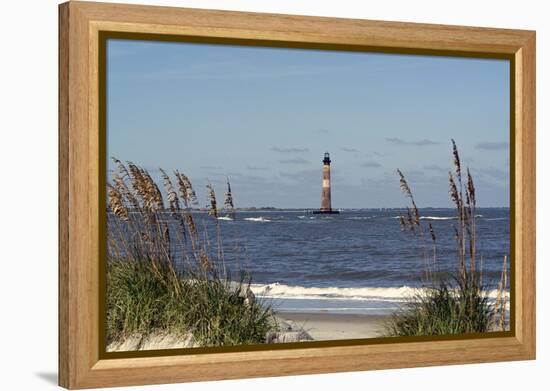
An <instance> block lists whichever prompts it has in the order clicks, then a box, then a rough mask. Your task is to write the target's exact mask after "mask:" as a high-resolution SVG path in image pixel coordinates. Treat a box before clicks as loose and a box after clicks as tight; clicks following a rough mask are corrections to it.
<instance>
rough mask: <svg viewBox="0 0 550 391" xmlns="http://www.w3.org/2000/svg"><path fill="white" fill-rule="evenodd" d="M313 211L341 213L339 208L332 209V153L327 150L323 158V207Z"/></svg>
mask: <svg viewBox="0 0 550 391" xmlns="http://www.w3.org/2000/svg"><path fill="white" fill-rule="evenodd" d="M313 213H327V214H331V213H339V212H338V211H337V210H332V205H331V196H330V154H329V153H328V152H325V157H324V159H323V182H322V186H321V209H319V210H316V211H313Z"/></svg>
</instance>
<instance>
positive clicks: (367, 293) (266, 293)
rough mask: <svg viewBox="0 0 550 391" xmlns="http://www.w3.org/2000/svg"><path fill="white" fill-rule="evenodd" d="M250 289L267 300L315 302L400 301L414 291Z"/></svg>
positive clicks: (271, 286) (258, 286)
mask: <svg viewBox="0 0 550 391" xmlns="http://www.w3.org/2000/svg"><path fill="white" fill-rule="evenodd" d="M250 289H251V290H252V292H253V293H254V294H255V295H258V296H262V297H269V298H291V299H316V300H323V299H328V300H335V299H345V300H384V299H385V300H392V301H397V300H402V299H404V298H407V297H409V296H411V295H413V294H414V292H415V289H414V288H411V287H407V286H403V287H400V288H338V287H326V288H317V287H303V286H290V285H285V284H279V283H274V284H269V285H262V284H252V285H251V287H250Z"/></svg>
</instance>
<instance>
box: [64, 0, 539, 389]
mask: <svg viewBox="0 0 550 391" xmlns="http://www.w3.org/2000/svg"><path fill="white" fill-rule="evenodd" d="M106 33H108V34H111V35H110V36H113V34H114V35H115V36H116V34H135V35H138V36H139V35H142V36H148V37H149V38H151V37H152V38H154V39H155V40H190V41H193V42H234V43H236V44H243V45H263V46H277V47H303V48H325V49H335V50H351V51H374V52H391V53H404V54H408V53H412V54H428V55H445V56H461V57H464V56H466V57H490V58H505V59H509V60H510V61H511V64H512V68H511V69H512V72H511V94H510V99H511V101H512V108H513V109H514V110H513V111H512V112H511V132H510V134H511V136H510V137H511V140H510V145H511V157H512V162H513V166H512V167H513V172H511V178H512V182H511V189H512V197H511V204H512V205H513V206H514V209H513V210H514V215H513V216H512V221H513V223H514V224H513V225H512V227H514V231H513V232H511V235H512V238H513V244H512V247H511V248H512V250H513V253H512V257H511V258H512V271H513V273H512V284H511V297H512V307H511V313H512V316H513V320H514V321H513V322H512V330H511V331H510V332H506V333H503V334H502V333H496V334H495V335H488V336H482V337H480V336H473V337H471V338H450V337H447V338H425V339H422V338H420V339H398V340H395V341H387V340H385V339H383V340H381V339H374V340H372V341H370V342H368V343H364V342H363V343H354V342H353V341H351V342H350V341H347V342H346V343H337V342H336V343H331V344H326V345H324V346H313V347H312V346H302V345H294V346H284V345H281V346H280V347H277V349H274V348H270V349H248V350H243V349H241V350H240V351H239V350H238V349H229V350H225V351H223V350H212V351H209V350H204V351H202V352H193V354H176V355H174V354H172V355H156V356H155V355H150V356H118V357H117V356H111V357H105V355H104V354H103V353H102V352H101V344H100V341H101V330H100V327H99V325H101V320H100V314H101V311H102V308H101V304H100V300H98V298H99V297H100V289H101V282H100V280H101V278H100V275H101V273H102V272H103V269H102V268H101V266H100V263H99V262H98V260H99V259H100V256H101V253H102V251H104V248H103V247H102V244H101V240H100V231H101V230H100V227H101V225H102V224H103V223H104V221H103V219H104V217H102V213H101V212H102V211H104V210H105V209H102V203H101V198H100V196H101V195H102V194H104V190H102V188H103V187H104V186H103V185H102V183H104V182H103V180H104V175H105V174H104V170H105V145H104V141H102V137H101V129H102V125H101V124H102V122H103V121H104V120H105V110H104V107H103V106H102V105H103V104H104V102H102V99H101V97H100V92H101V88H100V87H101V82H102V79H103V78H104V77H105V75H104V74H102V72H101V71H100V67H99V63H100V61H102V60H103V56H104V47H102V42H104V41H102V40H104V38H105V36H104V35H102V34H106ZM534 358H535V32H533V31H524V30H508V29H494V28H478V27H459V26H444V25H435V24H434V25H431V24H416V23H396V22H383V21H370V20H352V19H337V18H325V17H309V16H291V15H274V14H259V13H245V12H229V11H212V10H198V9H183V8H169V7H152V6H141V5H121V4H106V3H90V2H78V1H75V2H73V1H71V2H68V3H64V4H61V5H60V6H59V384H60V385H61V386H63V387H67V388H71V389H76V388H90V387H104V386H123V385H140V384H158V383H175V382H185V381H199V380H216V379H235V378H246V377H262V376H283V375H297V374H314V373H326V372H342V371H358V370H371V369H387V368H402V367H418V366H432V365H448V364H464V363H479V362H492V361H508V360H528V359H534Z"/></svg>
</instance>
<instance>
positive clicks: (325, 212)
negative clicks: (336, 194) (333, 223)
mask: <svg viewBox="0 0 550 391" xmlns="http://www.w3.org/2000/svg"><path fill="white" fill-rule="evenodd" d="M312 213H313V214H314V215H333V214H338V213H340V211H339V210H334V209H329V210H321V209H318V210H314V211H313V212H312Z"/></svg>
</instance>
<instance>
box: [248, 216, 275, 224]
mask: <svg viewBox="0 0 550 391" xmlns="http://www.w3.org/2000/svg"><path fill="white" fill-rule="evenodd" d="M243 220H246V221H256V222H262V223H267V222H270V221H271V220H269V219H266V218H265V217H262V216H260V217H246V218H244V219H243Z"/></svg>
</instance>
